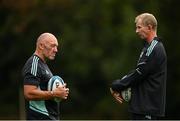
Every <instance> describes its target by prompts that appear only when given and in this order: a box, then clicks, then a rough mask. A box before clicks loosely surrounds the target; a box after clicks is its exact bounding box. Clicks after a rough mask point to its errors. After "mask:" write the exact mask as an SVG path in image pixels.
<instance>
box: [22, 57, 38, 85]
mask: <svg viewBox="0 0 180 121" xmlns="http://www.w3.org/2000/svg"><path fill="white" fill-rule="evenodd" d="M23 72H24V74H23V76H24V85H36V86H38V85H39V83H40V66H39V63H38V60H37V61H32V62H29V63H27V64H26V65H25V67H24V71H23Z"/></svg>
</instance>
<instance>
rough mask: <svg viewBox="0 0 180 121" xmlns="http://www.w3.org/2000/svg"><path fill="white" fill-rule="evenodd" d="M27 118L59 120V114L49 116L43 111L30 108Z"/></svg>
mask: <svg viewBox="0 0 180 121" xmlns="http://www.w3.org/2000/svg"><path fill="white" fill-rule="evenodd" d="M26 119H27V120H59V116H53V115H49V116H47V115H44V114H42V113H39V112H36V111H33V110H31V109H29V110H28V111H27V112H26Z"/></svg>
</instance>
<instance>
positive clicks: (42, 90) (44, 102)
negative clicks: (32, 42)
mask: <svg viewBox="0 0 180 121" xmlns="http://www.w3.org/2000/svg"><path fill="white" fill-rule="evenodd" d="M57 48H58V41H57V39H56V37H55V36H54V35H53V34H51V33H43V34H41V35H40V36H39V38H38V39H37V42H36V50H35V52H34V54H33V55H32V56H31V57H30V58H29V59H28V60H27V62H26V63H25V65H24V67H23V70H22V74H23V78H24V97H25V99H26V119H27V120H57V119H59V110H58V109H59V104H58V103H57V102H55V101H54V100H53V99H54V98H55V97H58V98H61V99H67V97H68V94H69V89H68V88H66V84H65V85H63V86H62V87H59V88H57V89H56V90H54V91H53V92H52V91H47V84H48V81H49V79H50V78H51V77H52V76H53V74H52V72H51V71H50V69H49V67H48V65H47V63H46V60H54V59H55V56H56V53H57V52H58V49H57Z"/></svg>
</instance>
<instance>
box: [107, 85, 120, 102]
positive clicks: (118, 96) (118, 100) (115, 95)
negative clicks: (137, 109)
mask: <svg viewBox="0 0 180 121" xmlns="http://www.w3.org/2000/svg"><path fill="white" fill-rule="evenodd" d="M110 92H111V94H112V96H113V97H114V98H115V99H116V101H117V102H118V103H123V98H122V96H121V94H120V93H118V92H115V91H113V90H112V88H110Z"/></svg>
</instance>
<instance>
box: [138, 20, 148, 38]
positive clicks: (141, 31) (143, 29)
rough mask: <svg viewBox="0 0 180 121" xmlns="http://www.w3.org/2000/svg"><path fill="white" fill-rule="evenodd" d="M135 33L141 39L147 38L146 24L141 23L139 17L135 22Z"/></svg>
mask: <svg viewBox="0 0 180 121" xmlns="http://www.w3.org/2000/svg"><path fill="white" fill-rule="evenodd" d="M136 33H137V34H138V36H139V37H140V38H141V39H147V37H148V34H149V29H148V26H145V25H143V24H142V20H141V19H139V20H138V21H137V22H136Z"/></svg>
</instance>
